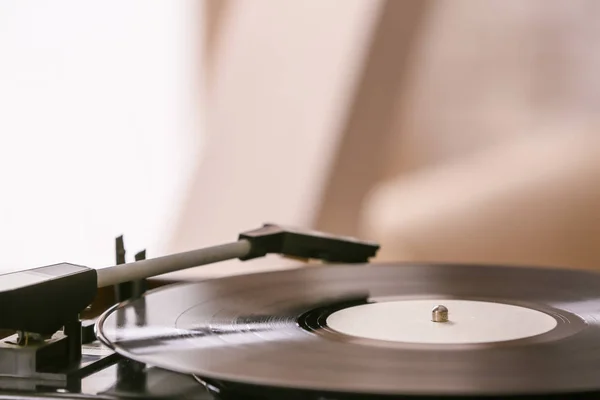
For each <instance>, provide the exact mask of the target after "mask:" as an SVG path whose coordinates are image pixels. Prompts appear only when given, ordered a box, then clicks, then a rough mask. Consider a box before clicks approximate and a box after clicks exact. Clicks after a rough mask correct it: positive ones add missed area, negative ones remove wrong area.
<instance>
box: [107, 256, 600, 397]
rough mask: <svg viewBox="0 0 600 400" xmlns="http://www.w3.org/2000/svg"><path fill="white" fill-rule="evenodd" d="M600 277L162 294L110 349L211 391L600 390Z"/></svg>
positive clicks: (306, 274) (552, 273) (484, 274)
mask: <svg viewBox="0 0 600 400" xmlns="http://www.w3.org/2000/svg"><path fill="white" fill-rule="evenodd" d="M599 321H600V275H599V274H595V273H591V272H584V271H567V270H559V269H543V268H534V269H531V268H517V267H510V268H506V267H500V266H474V265H413V264H406V265H403V264H386V265H378V264H371V265H361V266H356V265H339V266H327V267H321V268H306V269H298V270H290V271H279V272H272V273H261V274H252V275H246V276H233V277H227V278H221V279H214V280H209V281H204V282H199V283H193V284H185V285H177V286H171V287H167V288H163V289H159V290H156V291H154V292H151V293H149V294H148V295H146V296H145V297H143V298H141V299H138V300H135V301H133V302H129V303H124V304H121V305H119V306H117V307H115V308H114V309H113V310H111V311H110V312H107V313H106V314H105V315H103V317H102V318H101V319H100V320H99V321H98V326H97V329H98V333H99V336H100V338H101V340H102V341H103V342H105V343H106V344H107V345H109V346H111V347H112V348H114V349H115V350H116V351H117V352H119V353H121V354H123V355H125V356H127V357H129V358H132V359H134V360H137V361H140V362H143V363H147V364H150V365H154V366H159V367H162V368H165V369H169V370H172V371H176V372H182V373H186V374H193V375H196V376H198V377H200V378H201V379H204V380H211V381H218V382H231V383H236V384H245V385H258V386H267V387H274V388H288V389H298V390H307V391H319V392H327V393H332V392H334V393H362V394H371V395H373V394H376V395H404V396H409V395H432V396H435V395H437V396H498V397H503V396H508V395H540V394H548V393H553V394H566V393H569V394H573V393H585V392H595V391H599V392H600V378H599V376H600V322H599Z"/></svg>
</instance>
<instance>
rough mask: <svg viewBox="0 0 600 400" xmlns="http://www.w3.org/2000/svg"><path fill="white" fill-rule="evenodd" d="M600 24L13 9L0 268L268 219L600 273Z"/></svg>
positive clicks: (4, 75) (279, 10)
mask: <svg viewBox="0 0 600 400" xmlns="http://www.w3.org/2000/svg"><path fill="white" fill-rule="evenodd" d="M117 11H118V12H117ZM599 14H600V7H599V6H598V5H597V2H594V1H592V0H576V1H564V0H532V1H528V2H522V1H516V0H508V1H506V0H503V1H500V0H485V1H480V0H455V1H446V0H437V1H433V0H431V1H423V0H421V1H418V0H415V1H408V0H407V1H394V0H387V1H386V0H372V1H368V2H367V1H361V0H325V1H323V0H303V1H295V2H282V1H279V0H203V1H198V2H192V1H189V2H187V1H181V2H169V1H159V0H153V1H144V2H138V1H127V2H103V3H96V4H94V5H93V6H91V5H89V4H85V5H84V4H80V3H78V2H73V1H69V0H60V1H58V2H54V3H53V4H52V5H50V4H46V3H43V5H42V3H40V2H37V1H34V0H28V1H19V2H17V1H7V2H4V3H2V5H0V57H2V58H1V60H2V62H1V63H0V82H1V84H0V88H1V90H0V104H2V114H3V117H2V118H1V119H0V132H1V134H2V138H3V145H2V146H1V147H2V150H0V151H2V153H3V156H2V157H1V159H2V161H1V162H2V163H3V165H2V166H3V168H2V174H3V175H2V182H3V189H4V190H3V191H4V193H5V195H4V196H2V200H0V205H1V206H2V207H1V210H2V211H0V212H1V213H2V214H1V215H2V217H1V219H0V223H1V224H0V225H1V228H0V232H1V236H0V237H1V238H2V242H3V244H4V246H3V247H4V248H5V249H6V250H5V251H4V253H3V257H2V258H1V259H0V265H1V266H2V267H3V268H14V267H16V266H18V267H24V266H34V265H39V264H48V263H52V262H57V261H62V260H63V259H68V260H70V261H72V262H79V263H83V264H87V265H92V266H102V265H107V264H110V263H112V262H113V254H112V244H113V242H112V240H113V238H114V236H116V235H118V234H121V233H124V234H125V236H126V243H127V244H128V248H129V249H130V250H131V252H133V251H137V250H138V249H139V248H142V247H146V248H148V254H149V256H154V255H160V254H164V253H170V252H174V251H181V250H188V249H191V248H196V247H199V246H203V245H209V244H215V243H219V242H223V241H231V240H234V239H235V238H236V236H237V233H238V232H239V231H241V230H244V229H251V228H253V227H255V226H257V225H260V224H261V223H262V222H265V221H272V222H279V223H286V224H293V225H301V226H307V227H313V228H318V229H324V230H328V231H332V232H336V233H341V234H348V235H358V236H362V237H365V238H368V239H373V240H377V241H380V242H381V243H382V245H383V248H382V252H381V255H380V257H379V259H380V260H404V261H411V260H432V261H460V262H502V263H510V264H536V265H537V264H539V265H556V266H566V267H581V268H594V267H595V266H596V265H598V261H600V252H599V251H598V250H597V249H598V248H599V246H598V242H599V241H600V228H599V227H600V221H599V218H598V206H599V205H600V189H599V188H600V185H598V182H599V181H600V179H599V178H600V165H599V161H598V160H600V158H599V157H598V156H599V155H600V143H599V141H598V138H597V136H598V135H597V134H596V130H597V127H598V121H597V117H596V115H598V110H597V109H596V108H597V107H598V105H599V104H600V102H599V101H598V97H599V96H600V86H599V85H600V79H599V78H598V76H597V74H596V73H595V71H597V67H598V63H599V62H600V52H599V51H597V49H596V48H595V47H596V46H595V43H596V41H597V39H599V38H600V32H599V29H600V28H598V24H597V23H596V22H595V21H596V20H597V18H598V16H600V15H599ZM294 266H296V264H293V263H289V262H283V261H281V260H280V259H278V258H277V257H272V258H270V259H268V260H258V261H253V262H251V263H248V264H241V263H239V262H228V263H223V264H220V265H217V266H213V267H208V268H202V269H197V270H192V271H187V272H185V273H181V274H177V276H181V277H191V276H193V277H199V276H214V275H220V274H229V273H235V272H240V271H257V270H261V269H272V268H282V267H284V268H285V267H294Z"/></svg>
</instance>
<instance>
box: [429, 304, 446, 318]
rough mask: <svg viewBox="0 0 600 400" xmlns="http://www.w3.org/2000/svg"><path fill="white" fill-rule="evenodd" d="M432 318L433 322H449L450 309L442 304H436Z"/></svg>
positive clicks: (432, 311)
mask: <svg viewBox="0 0 600 400" xmlns="http://www.w3.org/2000/svg"><path fill="white" fill-rule="evenodd" d="M431 320H432V321H433V322H448V309H447V308H446V307H444V306H442V305H439V306H435V307H434V308H433V310H431Z"/></svg>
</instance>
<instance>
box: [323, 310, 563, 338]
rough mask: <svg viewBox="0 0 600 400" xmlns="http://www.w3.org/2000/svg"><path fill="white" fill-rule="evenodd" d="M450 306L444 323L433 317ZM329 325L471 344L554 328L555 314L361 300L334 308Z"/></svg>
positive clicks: (353, 332) (359, 332) (364, 333)
mask: <svg viewBox="0 0 600 400" xmlns="http://www.w3.org/2000/svg"><path fill="white" fill-rule="evenodd" d="M439 305H443V306H445V307H446V308H447V309H448V321H447V322H433V321H432V310H433V308H434V307H436V306H439ZM327 325H328V326H329V327H330V328H331V329H333V330H335V331H337V332H339V333H343V334H346V335H350V336H356V337H361V338H367V339H375V340H386V341H394V342H404V343H422V344H470V343H473V344H474V343H491V342H502V341H508V340H516V339H522V338H527V337H531V336H536V335H540V334H543V333H546V332H548V331H550V330H552V329H554V328H555V327H556V325H557V321H556V319H554V318H553V317H552V316H550V315H548V314H545V313H543V312H540V311H537V310H532V309H530V308H525V307H519V306H514V305H509V304H501V303H493V302H483V301H467V300H449V299H431V300H422V299H419V300H398V301H386V302H381V303H372V304H364V305H360V306H355V307H349V308H346V309H343V310H339V311H336V312H334V313H332V314H331V315H330V316H329V317H328V318H327Z"/></svg>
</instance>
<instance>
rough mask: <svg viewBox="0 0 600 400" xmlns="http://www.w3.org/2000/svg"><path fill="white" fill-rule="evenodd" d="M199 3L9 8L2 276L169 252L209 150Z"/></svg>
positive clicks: (16, 1) (63, 1)
mask: <svg viewBox="0 0 600 400" xmlns="http://www.w3.org/2000/svg"><path fill="white" fill-rule="evenodd" d="M197 3H198V2H195V1H193V0H180V1H171V0H162V1H161V0H127V1H120V0H103V1H97V2H82V1H79V0H54V1H52V2H49V1H45V0H3V1H2V2H0V188H1V192H0V269H1V270H9V269H10V270H12V269H18V268H26V267H35V266H40V265H46V264H50V263H55V262H60V261H70V262H74V263H81V264H85V265H89V266H102V265H107V264H112V263H113V262H114V251H113V243H114V242H113V240H114V237H116V236H117V235H119V234H121V233H123V234H125V239H126V245H127V248H128V250H129V256H130V257H133V254H134V252H136V251H137V250H139V249H141V248H144V247H147V248H148V252H149V256H154V255H156V254H158V253H160V252H162V249H164V245H165V243H166V242H167V241H168V239H169V235H170V230H171V228H172V221H173V220H174V216H175V214H176V213H177V212H178V208H179V203H180V201H181V197H182V195H183V194H184V192H183V189H184V188H185V186H186V185H187V182H186V180H187V179H189V177H190V173H191V171H192V168H193V167H194V166H195V162H194V161H193V158H194V157H195V156H197V154H195V153H197V148H198V144H199V143H198V141H199V135H198V126H199V124H198V122H199V120H200V116H198V115H197V110H198V109H199V107H198V105H197V104H196V103H195V102H196V99H195V98H194V96H196V94H195V93H198V92H199V91H198V88H197V86H196V81H198V82H199V81H200V80H199V79H195V76H199V72H198V68H197V65H196V64H197V62H195V61H197V58H196V57H197V53H198V52H197V51H194V50H195V49H198V44H199V43H200V40H199V38H198V33H200V32H201V29H199V28H198V26H197V22H196V21H195V19H196V18H197V17H198V10H197V8H198V6H197Z"/></svg>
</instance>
